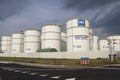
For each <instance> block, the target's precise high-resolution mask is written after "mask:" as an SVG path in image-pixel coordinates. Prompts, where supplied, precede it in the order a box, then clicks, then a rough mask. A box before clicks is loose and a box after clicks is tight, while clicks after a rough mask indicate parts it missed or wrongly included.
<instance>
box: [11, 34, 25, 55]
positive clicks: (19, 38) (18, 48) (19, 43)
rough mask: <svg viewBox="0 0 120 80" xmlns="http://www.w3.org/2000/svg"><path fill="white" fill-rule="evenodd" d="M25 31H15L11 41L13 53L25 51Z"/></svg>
mask: <svg viewBox="0 0 120 80" xmlns="http://www.w3.org/2000/svg"><path fill="white" fill-rule="evenodd" d="M23 37H24V35H23V33H22V32H21V33H13V34H12V42H11V53H23V51H24V44H23Z"/></svg>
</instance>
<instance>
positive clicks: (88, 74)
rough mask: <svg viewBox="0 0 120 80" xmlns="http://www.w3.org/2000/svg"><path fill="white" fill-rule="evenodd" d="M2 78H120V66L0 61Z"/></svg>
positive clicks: (64, 79) (83, 79)
mask: <svg viewBox="0 0 120 80" xmlns="http://www.w3.org/2000/svg"><path fill="white" fill-rule="evenodd" d="M0 80H120V67H91V68H79V69H78V68H68V69H66V68H44V67H29V66H22V65H17V64H1V63H0Z"/></svg>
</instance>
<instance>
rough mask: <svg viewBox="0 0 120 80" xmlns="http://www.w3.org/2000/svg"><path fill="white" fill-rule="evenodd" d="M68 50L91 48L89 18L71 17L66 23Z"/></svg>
mask: <svg viewBox="0 0 120 80" xmlns="http://www.w3.org/2000/svg"><path fill="white" fill-rule="evenodd" d="M66 27H67V51H68V52H79V51H89V50H90V29H89V27H90V23H89V20H88V19H71V20H68V21H67V23H66Z"/></svg>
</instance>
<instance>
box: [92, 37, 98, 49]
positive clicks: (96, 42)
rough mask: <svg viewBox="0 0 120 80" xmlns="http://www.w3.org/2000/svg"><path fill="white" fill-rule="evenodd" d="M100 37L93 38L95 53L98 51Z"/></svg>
mask: <svg viewBox="0 0 120 80" xmlns="http://www.w3.org/2000/svg"><path fill="white" fill-rule="evenodd" d="M98 39H99V37H98V36H93V51H98V46H99V42H98Z"/></svg>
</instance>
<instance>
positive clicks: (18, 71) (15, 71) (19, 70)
mask: <svg viewBox="0 0 120 80" xmlns="http://www.w3.org/2000/svg"><path fill="white" fill-rule="evenodd" d="M21 71H22V70H14V72H21Z"/></svg>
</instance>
